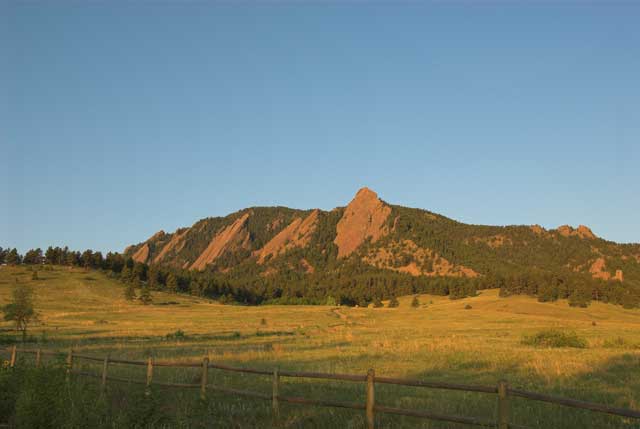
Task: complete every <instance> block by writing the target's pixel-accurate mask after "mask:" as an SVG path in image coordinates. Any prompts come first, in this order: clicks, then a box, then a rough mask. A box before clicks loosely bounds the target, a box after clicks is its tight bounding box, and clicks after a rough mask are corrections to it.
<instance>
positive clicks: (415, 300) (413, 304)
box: [411, 295, 420, 308]
mask: <svg viewBox="0 0 640 429" xmlns="http://www.w3.org/2000/svg"><path fill="white" fill-rule="evenodd" d="M411 307H413V308H418V307H420V300H419V299H418V296H417V295H416V296H414V297H413V300H411Z"/></svg>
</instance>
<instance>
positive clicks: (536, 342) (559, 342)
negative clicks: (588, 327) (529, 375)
mask: <svg viewBox="0 0 640 429" xmlns="http://www.w3.org/2000/svg"><path fill="white" fill-rule="evenodd" d="M522 344H525V345H527V346H533V347H573V348H577V349H584V348H586V347H587V340H586V339H585V338H582V337H580V336H578V334H576V333H575V332H572V331H571V332H565V331H561V330H559V329H547V330H544V331H540V332H538V333H536V334H533V335H526V336H524V338H523V339H522Z"/></svg>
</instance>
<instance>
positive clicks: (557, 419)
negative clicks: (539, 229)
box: [22, 336, 640, 429]
mask: <svg viewBox="0 0 640 429" xmlns="http://www.w3.org/2000/svg"><path fill="white" fill-rule="evenodd" d="M219 337H220V336H218V338H219ZM224 339H225V340H229V339H230V338H229V337H224ZM172 347H175V349H174V350H165V349H161V350H162V353H165V352H169V351H171V352H173V351H178V350H179V346H177V345H175V344H174V345H173V346H172ZM155 350H156V351H159V349H157V348H156V349H155ZM92 352H95V350H92ZM96 355H98V353H97V352H96ZM112 355H113V356H114V357H115V356H116V354H115V353H114V354H112ZM341 358H342V357H341V356H340V355H339V354H338V353H336V354H334V355H332V356H328V357H327V358H324V359H312V360H287V361H286V362H282V361H281V362H277V363H276V362H275V360H271V361H265V360H259V359H258V358H256V359H255V360H245V361H243V362H240V363H238V362H232V361H224V362H220V363H225V364H228V365H232V366H239V367H245V368H260V369H267V370H272V369H273V368H274V367H275V366H276V365H277V366H279V367H280V369H281V370H294V371H295V370H304V371H325V372H333V371H330V370H327V367H328V365H330V364H331V362H340V361H341ZM22 359H24V361H25V362H27V360H28V359H29V357H26V358H25V357H23V358H22ZM31 359H32V358H31ZM373 360H374V359H372V358H371V356H362V357H359V358H358V360H357V362H352V363H350V364H343V365H348V366H350V367H352V368H353V367H358V368H361V369H360V371H356V370H349V371H335V372H348V373H351V374H356V373H361V374H362V375H363V377H364V374H365V373H366V368H367V366H366V365H367V363H370V362H372V361H373ZM78 365H79V368H82V369H83V370H85V369H86V370H87V371H91V372H93V373H95V374H96V375H97V374H99V371H100V365H99V364H97V363H95V364H91V363H85V364H78ZM338 366H339V365H338ZM639 368H640V354H637V353H633V352H630V353H623V354H620V355H617V356H615V357H612V358H610V359H609V360H607V361H606V362H604V363H602V364H601V365H599V366H597V367H594V368H592V369H591V370H590V371H589V372H587V373H583V374H578V375H576V376H571V377H570V376H568V377H559V378H558V379H557V380H551V381H549V380H548V379H546V378H542V377H537V376H535V375H533V374H532V373H531V371H530V370H528V369H526V368H523V367H521V366H519V365H517V364H508V365H505V366H502V367H500V368H497V369H496V368H495V365H491V364H490V362H488V361H484V360H477V361H473V362H469V361H468V360H467V361H465V360H463V359H455V358H454V359H452V360H451V362H450V364H449V365H447V366H445V367H441V368H436V369H433V370H429V371H424V372H420V373H414V374H409V375H407V376H406V378H413V379H419V380H429V381H445V382H455V383H464V384H482V385H496V384H497V382H498V381H499V380H501V379H506V380H508V382H509V384H510V386H512V387H514V388H519V389H524V390H531V391H534V392H540V393H546V394H552V395H558V396H563V397H568V398H573V399H579V400H584V401H590V402H597V403H602V404H607V405H611V406H615V407H620V408H634V406H636V404H638V403H639V402H640V371H639ZM110 375H113V376H116V377H122V378H125V379H126V378H131V379H135V380H140V381H143V380H144V377H145V369H144V367H127V366H123V365H114V366H113V367H111V368H110ZM377 375H378V376H385V375H388V374H384V373H378V374H377ZM200 376H201V374H200V370H199V369H198V368H164V367H159V368H158V369H157V370H156V371H155V372H154V379H155V380H157V381H164V382H174V383H191V384H198V383H199V382H200ZM82 383H85V384H86V386H87V387H86V388H87V389H97V385H98V380H97V379H95V380H93V379H86V380H84V381H82ZM209 383H210V384H212V385H216V386H224V387H227V388H234V389H243V390H251V391H256V392H260V393H263V394H267V395H268V394H270V393H271V388H272V385H271V383H272V379H271V377H270V376H264V375H254V374H243V373H233V372H227V371H222V370H216V369H210V370H209ZM91 386H93V387H91ZM143 390H144V387H143V386H139V385H135V384H127V383H116V382H114V383H110V384H109V398H110V401H111V404H112V407H115V408H114V409H113V410H112V412H113V413H116V414H117V413H125V414H126V413H129V412H130V410H129V411H127V410H128V407H135V406H139V404H138V402H137V401H139V400H140V398H142V397H143ZM280 393H281V395H284V396H294V397H305V398H310V399H324V400H334V401H343V402H353V403H364V401H365V385H364V382H347V381H328V380H315V379H299V378H289V377H281V382H280ZM153 398H154V399H153V401H154V402H153V407H155V408H153V413H157V415H156V416H155V418H157V419H159V420H158V421H162V422H163V424H165V425H166V426H167V427H200V426H202V427H221V428H227V427H228V428H242V427H253V428H272V427H279V428H334V427H340V428H364V427H365V421H364V412H363V411H359V410H344V409H333V408H321V407H313V406H304V405H293V404H285V403H281V418H280V419H279V420H278V421H277V422H276V423H274V420H273V416H272V413H271V409H270V407H271V405H270V402H269V401H265V400H260V399H253V398H245V397H240V396H233V395H229V394H221V393H216V392H209V393H208V396H207V400H206V401H204V402H202V401H200V400H199V399H198V391H197V389H195V390H183V389H180V390H170V389H164V388H160V387H157V388H156V387H154V389H153ZM496 401H497V398H496V395H495V394H487V393H476V392H458V391H449V390H442V389H431V388H419V387H406V386H395V385H387V384H376V403H377V404H381V405H385V406H391V407H399V408H405V409H414V410H421V411H430V412H434V413H440V414H447V415H455V416H467V417H476V418H482V419H484V420H489V421H493V420H495V414H496V403H497V402H496ZM510 405H511V407H510V409H511V418H512V420H511V421H512V423H516V424H519V425H522V426H527V427H531V428H594V429H596V428H598V429H600V428H602V429H613V428H625V429H629V428H640V421H634V420H631V419H625V418H620V417H616V416H609V415H605V414H601V413H596V412H591V411H587V410H577V409H572V408H568V407H564V406H561V405H555V404H546V403H542V402H536V401H532V400H525V399H522V398H512V400H511V404H510ZM122 418H124V417H122ZM376 422H377V427H378V428H399V427H401V428H405V427H408V428H447V429H449V428H463V427H467V426H464V425H460V424H455V423H446V422H439V421H431V420H423V419H417V418H412V417H403V416H392V415H385V414H380V413H378V414H377V415H376Z"/></svg>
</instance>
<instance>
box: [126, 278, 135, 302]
mask: <svg viewBox="0 0 640 429" xmlns="http://www.w3.org/2000/svg"><path fill="white" fill-rule="evenodd" d="M124 298H125V299H126V300H127V301H133V300H134V299H136V289H135V288H134V286H133V283H131V282H127V285H126V286H125V289H124Z"/></svg>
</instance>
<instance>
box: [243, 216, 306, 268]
mask: <svg viewBox="0 0 640 429" xmlns="http://www.w3.org/2000/svg"><path fill="white" fill-rule="evenodd" d="M318 214H319V210H314V211H313V212H311V214H310V215H309V216H307V217H306V218H305V219H304V220H302V218H295V219H294V220H293V221H292V222H291V223H290V224H289V225H288V226H287V227H286V228H285V229H283V230H282V231H280V232H279V233H278V234H276V236H275V237H273V238H272V239H271V240H269V242H268V243H267V244H265V246H264V247H263V248H262V249H260V250H258V251H256V252H255V253H254V254H255V255H258V264H262V263H264V261H265V259H266V258H267V257H268V256H269V255H271V256H273V257H276V256H278V255H281V254H283V253H285V252H286V251H287V250H289V249H293V248H294V247H305V246H306V245H307V244H308V243H309V241H310V240H311V237H312V236H313V233H314V231H315V230H316V226H317V224H318Z"/></svg>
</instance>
